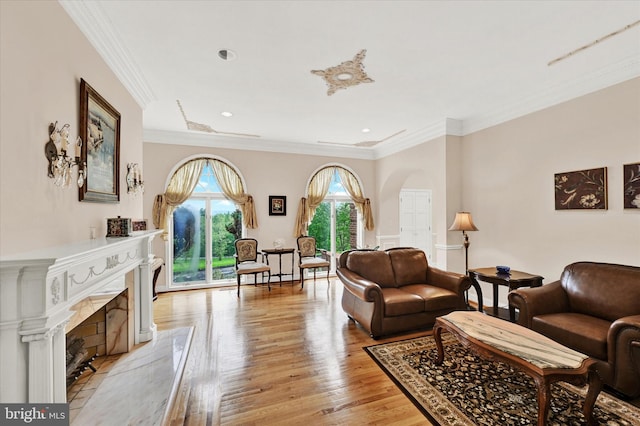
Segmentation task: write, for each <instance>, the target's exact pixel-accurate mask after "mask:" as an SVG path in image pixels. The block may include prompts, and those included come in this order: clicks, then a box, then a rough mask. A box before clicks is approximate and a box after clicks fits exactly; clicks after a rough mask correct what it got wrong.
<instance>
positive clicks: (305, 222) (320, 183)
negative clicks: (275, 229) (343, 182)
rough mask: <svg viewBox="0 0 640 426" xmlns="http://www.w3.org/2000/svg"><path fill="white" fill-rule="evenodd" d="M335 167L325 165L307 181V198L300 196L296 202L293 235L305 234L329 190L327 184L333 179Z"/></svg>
mask: <svg viewBox="0 0 640 426" xmlns="http://www.w3.org/2000/svg"><path fill="white" fill-rule="evenodd" d="M334 172H335V167H327V168H324V169H322V170H320V171H318V172H317V173H316V174H315V175H314V176H313V177H312V178H311V181H310V182H309V188H307V198H302V199H301V200H300V203H299V204H298V214H297V215H296V226H295V230H294V234H295V235H294V236H296V237H299V236H300V235H306V234H307V226H309V222H310V221H311V219H313V215H314V214H315V212H316V209H317V208H318V206H319V205H320V203H321V202H322V200H324V197H325V196H326V195H327V192H329V186H330V185H331V180H332V179H333V173H334Z"/></svg>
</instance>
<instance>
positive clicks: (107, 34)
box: [58, 0, 155, 109]
mask: <svg viewBox="0 0 640 426" xmlns="http://www.w3.org/2000/svg"><path fill="white" fill-rule="evenodd" d="M58 2H59V3H60V5H62V7H63V8H64V10H65V11H66V12H67V14H68V15H69V16H70V17H71V19H72V20H73V22H75V24H76V25H77V26H78V28H79V29H80V31H82V33H83V34H84V35H85V37H87V39H88V40H89V43H91V45H93V47H94V48H95V49H96V51H97V52H98V54H99V55H100V56H101V57H102V59H104V61H105V62H106V63H107V65H108V66H109V68H111V70H112V71H113V73H114V74H115V75H116V76H117V77H118V79H119V80H120V81H121V82H122V84H123V85H124V87H125V88H126V89H127V91H128V92H129V93H130V94H131V96H132V97H133V98H134V99H135V101H136V102H137V103H138V105H139V106H140V107H141V108H142V109H144V108H145V107H146V106H147V105H148V104H149V103H150V102H151V101H152V100H155V95H154V94H153V91H152V90H151V87H150V86H149V84H148V83H147V80H146V79H145V77H144V76H143V74H142V72H141V71H140V69H139V68H138V66H137V65H136V62H135V60H134V58H133V55H131V53H130V52H129V50H128V49H127V48H126V46H125V45H124V44H123V43H122V42H121V41H120V39H119V38H118V36H117V34H116V33H115V31H114V30H113V28H112V27H111V25H110V24H109V19H108V17H107V15H106V14H105V13H104V12H103V10H102V8H101V7H100V4H99V2H96V1H80V0H58Z"/></svg>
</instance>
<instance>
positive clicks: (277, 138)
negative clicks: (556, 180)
mask: <svg viewBox="0 0 640 426" xmlns="http://www.w3.org/2000/svg"><path fill="white" fill-rule="evenodd" d="M60 2H61V4H62V5H63V6H64V8H65V9H66V10H67V12H68V13H69V15H70V16H71V17H72V19H73V20H74V21H75V22H76V23H77V24H78V26H79V27H80V29H81V30H82V31H83V32H84V33H85V34H86V35H87V37H88V39H89V40H90V41H91V43H92V44H93V45H94V46H95V47H96V48H97V50H98V51H99V52H100V54H101V55H102V56H103V57H104V58H105V60H106V62H107V63H108V64H109V66H110V67H111V68H112V69H113V70H114V72H115V73H116V75H118V77H119V78H120V79H121V80H122V82H123V84H124V85H125V86H126V87H127V88H128V89H129V91H130V92H131V94H132V95H133V96H134V97H135V99H136V100H137V101H138V103H139V104H140V105H141V106H142V107H143V109H144V114H143V117H144V130H145V140H146V141H152V142H159V143H169V142H171V143H184V144H194V145H203V146H218V147H231V148H250V149H258V150H266V151H284V152H305V153H309V154H330V155H340V156H345V157H354V158H378V157H381V156H384V155H388V154H390V153H392V152H396V151H398V150H401V149H405V148H407V147H409V146H412V145H415V144H417V143H421V142H424V141H426V140H429V139H431V138H433V137H437V136H440V135H442V134H445V133H447V134H454V135H464V134H468V133H470V132H473V131H477V130H480V129H483V128H486V127H489V126H492V125H495V124H498V123H500V122H503V121H506V120H509V119H512V118H515V117H518V116H521V115H524V114H527V113H530V112H532V111H535V110H539V109H541V108H545V107H548V106H550V105H554V104H557V103H559V102H562V101H565V100H568V99H571V98H574V97H576V96H580V95H583V94H586V93H590V92H593V91H595V90H598V89H601V88H604V87H607V86H610V85H612V84H616V83H618V82H622V81H625V80H628V79H630V78H633V77H637V76H640V25H635V26H632V27H631V28H629V29H627V30H626V31H623V32H621V33H620V34H617V35H614V36H612V37H609V38H606V39H604V40H602V41H601V42H599V43H597V44H595V45H593V46H592V47H589V48H587V49H584V50H582V51H580V52H578V53H575V54H574V55H571V56H570V57H567V58H566V59H564V60H561V61H559V62H557V63H555V64H553V65H548V63H549V62H550V61H552V60H554V59H555V58H558V57H561V56H563V55H566V54H567V53H569V52H571V51H574V50H576V49H579V48H580V47H582V46H585V45H588V44H590V43H592V42H594V41H595V40H598V39H601V38H603V37H605V36H607V35H609V34H611V33H613V32H615V31H617V30H620V29H623V28H624V27H625V26H627V25H630V24H633V23H635V22H637V21H638V20H640V1H266V0H260V1H175V0H165V1H154V2H152V1H136V0H130V1H113V0H109V1H96V0H91V1H63V0H61V1H60ZM220 49H230V50H233V51H235V52H236V54H237V58H236V59H235V60H234V61H226V62H225V61H223V60H221V59H220V58H219V57H218V54H217V52H218V51H219V50H220ZM363 49H366V56H365V58H364V60H363V65H364V71H365V72H366V73H367V74H368V76H369V77H370V78H371V79H373V80H374V82H373V83H364V84H360V85H356V86H353V87H350V88H348V89H345V90H338V91H337V92H336V93H335V94H333V95H331V96H328V95H327V89H328V87H327V85H326V84H325V81H324V80H323V79H322V77H321V76H318V75H314V74H312V73H311V70H323V69H326V68H329V67H332V66H336V65H338V64H340V63H342V62H344V61H349V60H352V59H353V58H354V56H355V55H356V54H357V53H358V52H359V51H361V50H363ZM89 83H90V82H89ZM107 97H108V96H107ZM177 101H180V104H181V105H182V107H183V109H184V113H185V115H186V116H187V118H188V119H189V120H190V121H193V122H197V123H200V124H204V125H207V126H210V127H211V128H212V129H215V131H217V132H220V133H217V134H216V133H207V132H200V131H194V130H188V129H187V125H186V123H185V120H184V117H183V115H182V113H181V111H180V109H179V106H178V103H177ZM222 111H231V112H233V114H234V115H233V117H231V118H225V117H222V116H221V115H220V113H221V112H222ZM363 128H369V129H371V131H370V132H369V133H367V134H365V133H362V131H361V130H362V129H363ZM228 133H233V134H244V135H255V136H237V135H229V134H228ZM392 135H395V136H393V137H390V136H392ZM319 141H324V142H330V143H329V144H327V143H319ZM371 141H383V142H381V143H378V144H375V145H374V146H373V147H366V146H355V144H357V143H363V142H371ZM514 142H515V141H514ZM369 145H371V144H369Z"/></svg>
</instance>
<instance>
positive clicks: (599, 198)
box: [554, 167, 607, 210]
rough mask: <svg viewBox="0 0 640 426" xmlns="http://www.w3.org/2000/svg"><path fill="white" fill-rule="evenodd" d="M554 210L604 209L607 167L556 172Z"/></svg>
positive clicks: (605, 203) (605, 205) (605, 207)
mask: <svg viewBox="0 0 640 426" xmlns="http://www.w3.org/2000/svg"><path fill="white" fill-rule="evenodd" d="M554 180H555V205H556V210H606V209H607V168H606V167H600V168H598V169H589V170H578V171H575V172H564V173H556V174H555V176H554Z"/></svg>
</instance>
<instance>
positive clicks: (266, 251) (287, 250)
mask: <svg viewBox="0 0 640 426" xmlns="http://www.w3.org/2000/svg"><path fill="white" fill-rule="evenodd" d="M261 251H262V252H263V253H264V256H265V260H266V262H267V265H268V264H269V255H270V254H277V255H278V273H277V274H271V276H272V277H278V278H280V286H282V276H283V275H291V281H293V270H294V257H295V256H294V255H293V253H294V252H295V251H296V250H295V249H294V248H273V249H262V250H261ZM283 254H291V273H289V274H285V273H283V272H282V255H283Z"/></svg>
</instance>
